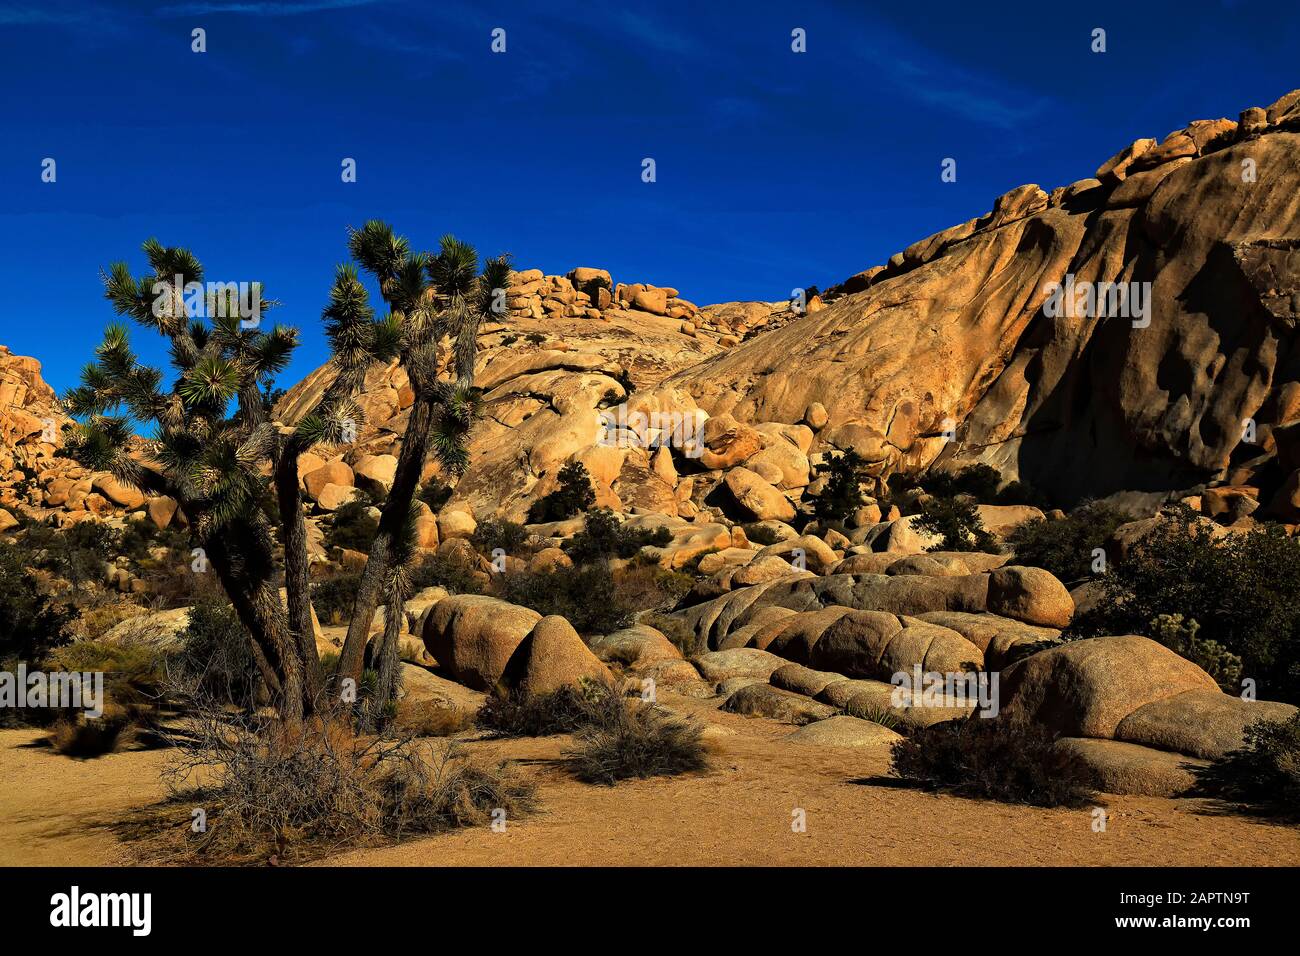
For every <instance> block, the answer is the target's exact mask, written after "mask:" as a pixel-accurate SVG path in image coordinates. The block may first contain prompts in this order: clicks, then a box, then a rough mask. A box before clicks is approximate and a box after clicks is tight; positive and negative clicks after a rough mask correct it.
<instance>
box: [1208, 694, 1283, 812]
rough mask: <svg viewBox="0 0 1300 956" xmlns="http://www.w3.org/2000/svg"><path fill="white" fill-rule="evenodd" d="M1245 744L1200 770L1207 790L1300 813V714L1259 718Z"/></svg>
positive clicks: (1249, 729) (1261, 805) (1248, 734)
mask: <svg viewBox="0 0 1300 956" xmlns="http://www.w3.org/2000/svg"><path fill="white" fill-rule="evenodd" d="M1244 736H1245V740H1244V742H1243V745H1242V746H1241V747H1240V748H1238V749H1237V750H1233V751H1231V752H1230V753H1227V754H1225V755H1224V756H1222V757H1220V758H1218V759H1217V760H1214V761H1212V762H1211V763H1210V765H1209V766H1208V767H1205V768H1203V769H1201V770H1199V771H1198V772H1197V775H1198V777H1199V779H1200V783H1201V786H1202V788H1203V789H1204V790H1206V791H1207V792H1209V793H1212V794H1215V795H1217V796H1221V797H1225V798H1228V799H1231V800H1240V801H1243V802H1245V803H1251V804H1256V805H1259V806H1260V807H1261V808H1268V809H1273V810H1279V811H1282V812H1284V813H1289V814H1297V815H1300V714H1292V715H1291V717H1290V719H1289V720H1257V721H1255V722H1254V723H1253V724H1251V725H1250V726H1249V727H1247V728H1246V731H1245V735H1244Z"/></svg>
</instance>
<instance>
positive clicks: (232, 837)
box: [137, 708, 536, 864]
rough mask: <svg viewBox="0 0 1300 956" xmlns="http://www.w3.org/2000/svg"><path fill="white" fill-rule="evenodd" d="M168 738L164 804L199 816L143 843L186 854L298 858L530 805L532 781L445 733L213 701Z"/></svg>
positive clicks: (219, 858) (193, 857)
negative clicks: (223, 706)
mask: <svg viewBox="0 0 1300 956" xmlns="http://www.w3.org/2000/svg"><path fill="white" fill-rule="evenodd" d="M176 743H177V745H178V749H177V759H176V760H175V761H174V762H173V763H172V764H171V765H170V766H169V767H168V768H167V770H166V771H165V773H164V780H165V782H166V783H167V785H168V788H169V790H170V791H171V794H172V801H171V803H173V804H181V803H183V804H184V805H185V806H186V807H187V808H189V809H190V810H191V811H192V809H193V808H199V809H202V810H203V812H204V814H205V816H206V826H205V827H204V828H203V832H193V831H194V828H193V827H191V820H190V818H189V817H187V818H186V819H185V821H184V828H183V830H184V832H183V833H182V832H180V829H179V828H177V827H175V826H173V827H171V829H170V831H169V833H167V835H166V836H164V837H163V839H161V840H155V841H154V844H155V846H154V848H155V849H157V850H159V851H160V852H161V853H162V854H163V855H164V856H170V857H172V858H178V859H182V860H187V861H190V862H196V861H208V862H213V863H223V864H224V863H245V862H266V861H268V860H269V861H271V862H275V863H296V862H303V861H306V860H310V859H314V858H317V857H320V856H324V855H326V854H327V853H329V852H331V851H334V850H338V849H341V848H351V847H356V846H373V845H381V844H384V843H391V842H393V841H397V840H401V839H403V838H406V837H409V836H412V835H415V834H428V833H436V832H440V831H443V830H448V829H452V828H456V827H464V826H474V825H479V824H487V823H489V822H492V821H493V820H495V819H497V818H499V817H501V816H502V815H503V814H504V817H505V818H507V819H516V818H518V817H520V816H523V815H525V814H527V813H529V812H531V811H532V810H533V809H534V808H535V806H536V799H535V788H534V787H533V785H532V784H531V783H529V782H527V781H525V780H522V779H520V778H518V777H517V776H516V775H515V774H514V773H513V772H512V770H511V769H510V768H509V767H508V766H507V765H505V764H502V765H500V766H497V767H495V768H483V767H477V766H474V765H473V764H471V763H469V761H468V760H467V759H466V756H465V753H464V750H463V748H462V747H460V746H458V745H457V744H455V743H448V744H445V745H441V746H436V745H435V746H429V745H421V744H419V743H418V742H416V741H415V740H413V739H412V738H411V737H409V736H398V735H394V734H381V735H359V734H356V733H355V732H354V731H353V730H352V729H351V728H350V727H348V726H347V725H346V723H343V722H339V721H333V720H328V719H317V720H312V721H308V722H305V723H303V724H302V725H300V726H296V727H290V726H286V725H285V724H283V723H281V722H280V721H278V720H275V719H273V718H270V717H256V716H255V717H245V716H238V715H231V714H228V713H223V712H220V711H219V710H217V709H215V708H214V709H210V710H208V711H207V712H206V713H202V714H200V715H199V717H198V719H197V720H196V721H195V722H194V724H193V732H192V733H191V734H188V735H186V736H184V737H180V736H178V737H177V739H176ZM153 833H154V834H159V835H161V834H160V831H159V829H158V828H157V827H155V828H154V830H153ZM137 834H138V835H141V836H145V837H146V838H148V837H149V835H150V832H149V830H148V829H147V828H143V827H142V828H140V829H139V830H138V831H137ZM163 844H165V845H163Z"/></svg>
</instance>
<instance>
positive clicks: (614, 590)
mask: <svg viewBox="0 0 1300 956" xmlns="http://www.w3.org/2000/svg"><path fill="white" fill-rule="evenodd" d="M493 578H494V581H495V583H496V585H497V590H498V595H499V596H500V597H501V599H502V600H505V601H509V602H510V603H511V604H522V605H523V606H524V607H530V608H532V609H533V610H534V611H536V612H537V613H539V614H542V615H547V614H559V615H562V616H563V617H565V618H567V619H568V621H569V623H570V624H572V625H573V627H574V629H575V630H577V631H578V633H580V634H608V633H609V632H610V631H617V630H620V629H621V628H624V627H627V626H629V625H630V624H631V623H632V620H633V616H634V613H635V611H636V609H635V608H631V607H628V606H627V605H626V604H625V603H624V601H623V595H622V594H621V593H620V591H619V589H618V587H617V586H616V585H615V582H614V577H613V574H612V573H611V572H610V570H609V568H608V567H607V566H606V565H605V564H604V563H601V562H596V563H594V564H586V565H579V566H576V567H572V568H560V567H557V568H552V569H550V570H547V571H537V572H534V571H517V572H512V573H506V574H498V575H493Z"/></svg>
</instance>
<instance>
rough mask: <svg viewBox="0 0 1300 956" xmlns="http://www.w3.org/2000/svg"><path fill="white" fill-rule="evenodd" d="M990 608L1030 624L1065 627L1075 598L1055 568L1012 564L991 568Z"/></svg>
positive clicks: (994, 611) (995, 612) (991, 610)
mask: <svg viewBox="0 0 1300 956" xmlns="http://www.w3.org/2000/svg"><path fill="white" fill-rule="evenodd" d="M988 610H989V611H990V612H991V613H993V614H1000V615H1002V616H1003V617H1013V618H1015V619H1016V620H1018V621H1024V622H1025V623H1026V624H1037V625H1041V626H1044V627H1065V626H1066V625H1067V624H1069V623H1070V618H1072V617H1073V616H1074V599H1073V598H1072V597H1070V592H1069V591H1067V590H1066V588H1065V585H1064V584H1062V583H1061V582H1060V581H1058V580H1057V579H1056V577H1055V576H1054V575H1053V574H1052V572H1050V571H1045V570H1043V569H1042V568H1024V567H1018V566H1015V565H1012V566H1009V567H1001V568H995V569H994V570H993V571H990V572H989V590H988Z"/></svg>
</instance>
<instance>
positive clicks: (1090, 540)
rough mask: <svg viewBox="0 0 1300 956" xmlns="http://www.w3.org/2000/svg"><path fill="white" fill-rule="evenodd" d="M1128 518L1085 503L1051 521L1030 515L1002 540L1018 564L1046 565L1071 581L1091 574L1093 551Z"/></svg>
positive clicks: (1111, 510) (1129, 518) (1112, 510)
mask: <svg viewBox="0 0 1300 956" xmlns="http://www.w3.org/2000/svg"><path fill="white" fill-rule="evenodd" d="M1132 520H1134V519H1133V516H1132V515H1130V514H1128V513H1127V512H1124V511H1120V510H1119V509H1118V508H1113V507H1111V506H1110V505H1107V504H1102V503H1099V502H1087V503H1085V504H1082V505H1080V506H1079V507H1078V508H1075V509H1074V511H1072V512H1070V514H1069V515H1067V516H1066V517H1064V518H1059V519H1057V520H1055V521H1048V520H1046V519H1045V518H1034V519H1032V520H1030V521H1026V522H1024V523H1023V524H1019V525H1017V526H1016V527H1015V528H1013V529H1012V530H1011V533H1010V534H1008V535H1007V539H1006V541H1007V546H1008V547H1010V548H1011V549H1012V550H1013V551H1014V552H1015V554H1016V562H1017V563H1018V564H1023V565H1028V566H1030V567H1035V568H1046V569H1047V570H1048V571H1051V572H1052V574H1054V575H1056V577H1057V578H1059V579H1060V580H1061V581H1064V582H1066V583H1067V584H1073V583H1075V582H1077V581H1083V580H1084V579H1086V578H1088V577H1090V576H1091V575H1092V573H1093V571H1092V562H1093V560H1094V559H1093V552H1094V551H1095V550H1096V549H1097V548H1101V547H1103V546H1104V545H1105V544H1106V541H1107V539H1109V538H1110V536H1111V535H1112V534H1114V533H1115V529H1116V528H1118V527H1119V526H1120V525H1122V524H1127V523H1129V522H1130V521H1132Z"/></svg>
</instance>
